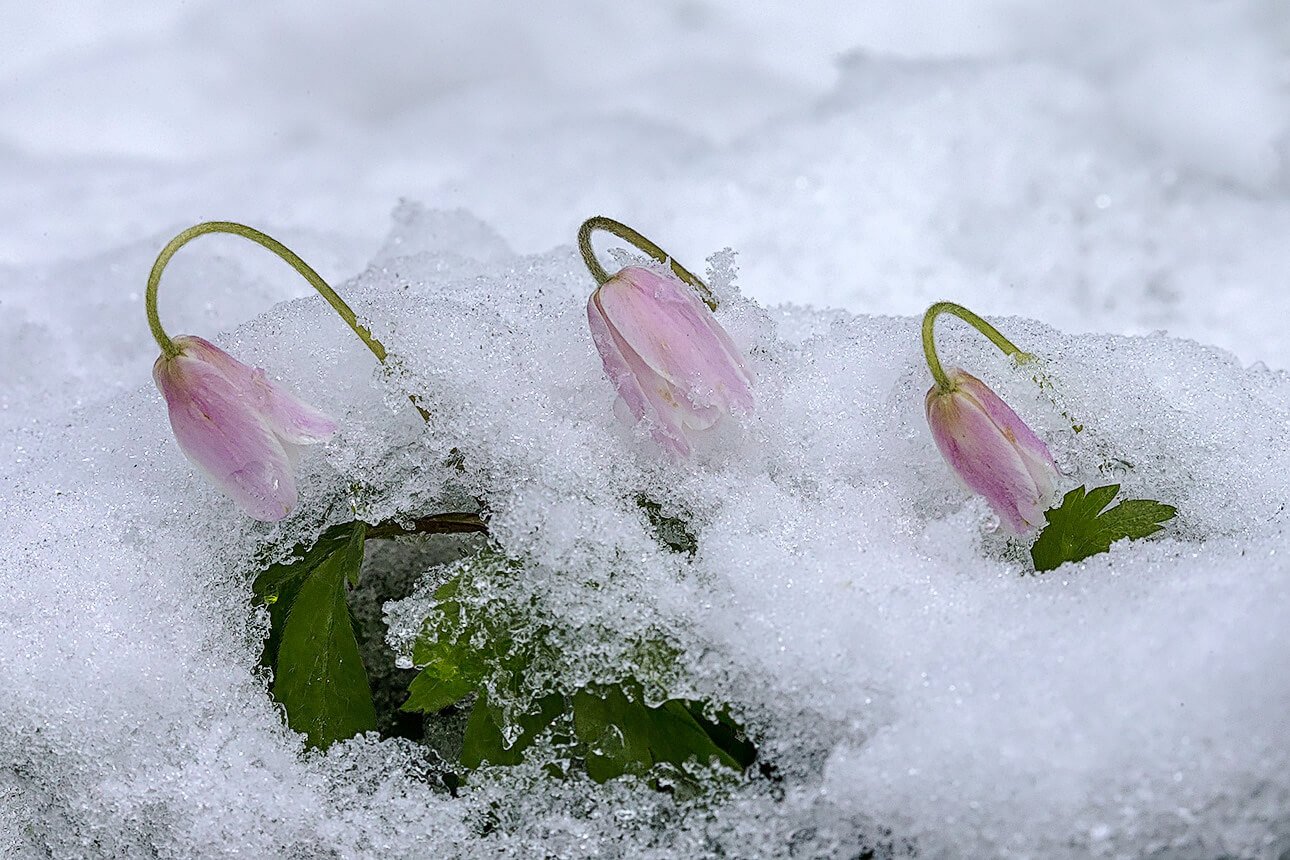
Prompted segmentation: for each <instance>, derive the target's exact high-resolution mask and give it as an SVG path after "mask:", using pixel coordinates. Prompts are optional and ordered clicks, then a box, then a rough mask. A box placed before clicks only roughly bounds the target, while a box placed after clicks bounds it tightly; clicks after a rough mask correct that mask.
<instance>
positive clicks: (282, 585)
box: [253, 522, 376, 748]
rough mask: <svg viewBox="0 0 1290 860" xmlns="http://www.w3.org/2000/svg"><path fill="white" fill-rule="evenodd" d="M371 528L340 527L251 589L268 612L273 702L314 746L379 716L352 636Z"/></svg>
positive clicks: (366, 726) (361, 728) (369, 725)
mask: <svg viewBox="0 0 1290 860" xmlns="http://www.w3.org/2000/svg"><path fill="white" fill-rule="evenodd" d="M366 537H367V526H366V525H365V524H364V523H360V522H355V523H347V524H345V525H340V526H336V527H334V528H331V529H328V530H327V531H325V532H323V534H322V536H321V537H319V538H318V540H317V541H316V542H315V543H314V544H313V546H311V547H309V548H308V549H305V548H303V547H297V549H296V556H297V558H296V560H295V561H291V562H288V563H285V564H274V565H271V566H270V567H269V568H268V569H267V570H265V571H264V572H263V573H261V574H260V575H259V576H258V577H256V580H255V583H254V586H253V589H254V591H255V595H256V597H257V599H258V600H259V601H260V602H261V603H263V604H264V605H265V606H266V607H268V610H269V619H270V630H269V638H268V640H267V641H266V642H265V645H264V654H263V656H262V658H261V661H262V662H263V664H264V665H265V666H267V667H268V668H270V669H272V670H273V688H272V691H273V697H274V698H275V699H277V700H278V701H279V702H281V703H282V706H283V708H284V709H285V710H286V716H287V725H289V726H290V727H291V728H292V729H294V730H295V731H298V732H302V733H304V735H305V737H306V739H307V742H308V743H309V745H310V746H313V747H320V748H326V747H328V746H331V744H333V743H335V742H336V741H338V740H344V739H345V738H350V737H353V736H354V735H356V734H359V733H361V732H366V731H371V730H373V729H375V728H376V711H375V709H374V707H373V705H372V691H371V688H370V686H369V685H368V681H367V671H366V669H365V668H364V667H363V660H362V657H360V656H359V652H358V641H357V639H356V637H355V635H354V622H353V619H352V617H351V616H350V612H349V601H348V593H349V589H350V588H353V587H355V586H357V585H358V580H359V570H360V568H361V567H362V564H363V548H364V542H365V540H366Z"/></svg>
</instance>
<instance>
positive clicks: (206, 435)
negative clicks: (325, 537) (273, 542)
mask: <svg viewBox="0 0 1290 860" xmlns="http://www.w3.org/2000/svg"><path fill="white" fill-rule="evenodd" d="M152 375H153V379H154V380H155V381H156V383H157V388H158V389H159V390H160V391H161V394H162V396H163V397H165V399H166V406H167V407H168V409H169V412H170V426H171V429H172V430H174V433H175V439H176V440H177V441H178V442H179V447H180V449H181V450H182V451H183V452H184V454H185V455H186V456H187V457H188V458H189V459H190V460H191V461H192V462H193V463H194V464H196V465H197V466H198V468H200V469H201V470H202V471H203V472H204V473H205V474H206V475H207V476H208V477H209V478H210V480H211V481H212V482H213V483H214V484H215V485H216V486H217V487H219V488H220V489H221V490H222V491H223V492H224V493H226V494H227V495H228V496H229V497H230V498H232V499H233V500H234V501H235V502H237V504H238V505H240V506H241V507H242V508H243V509H244V510H245V511H246V512H247V513H248V514H249V515H251V516H252V517H255V518H256V519H258V520H265V521H268V522H274V521H276V520H280V519H282V518H283V517H285V516H286V515H287V514H288V513H290V512H291V509H292V508H294V507H295V505H296V500H297V495H296V482H295V477H294V475H293V474H292V471H291V463H290V461H289V458H288V456H287V452H286V450H285V449H284V448H283V446H282V443H281V442H280V441H279V440H278V438H277V436H276V435H275V434H274V432H273V431H272V429H271V428H270V427H269V426H268V424H267V423H266V422H265V421H264V420H263V419H262V417H261V416H260V415H259V414H257V412H256V411H255V410H254V409H253V408H252V406H251V404H250V403H249V402H248V401H247V399H246V398H244V397H243V396H242V392H241V391H240V390H239V389H238V388H237V387H235V385H234V383H233V381H232V380H230V379H229V378H227V377H226V376H225V375H224V373H223V372H221V369H220V368H219V367H218V366H216V365H215V364H213V363H211V362H208V361H206V360H204V359H203V358H201V357H197V356H194V355H189V354H181V355H178V356H175V357H173V358H166V357H165V356H162V357H161V358H159V359H157V363H156V364H155V365H154V366H153V369H152Z"/></svg>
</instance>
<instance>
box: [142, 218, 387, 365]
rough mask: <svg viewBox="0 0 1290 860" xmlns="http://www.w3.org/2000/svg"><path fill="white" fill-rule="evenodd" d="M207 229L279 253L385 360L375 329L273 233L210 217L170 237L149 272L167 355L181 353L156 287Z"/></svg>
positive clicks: (153, 311) (149, 303)
mask: <svg viewBox="0 0 1290 860" xmlns="http://www.w3.org/2000/svg"><path fill="white" fill-rule="evenodd" d="M206 233H231V234H233V235H234V236H241V237H242V238H243V239H249V240H251V241H252V242H255V243H256V244H257V245H260V246H262V247H264V248H267V249H269V250H270V251H272V252H273V253H275V254H277V255H278V256H279V257H281V258H282V259H283V260H285V261H286V262H287V263H288V265H290V266H291V268H293V269H295V270H296V271H297V272H299V273H300V275H301V277H303V278H304V279H305V280H306V281H308V282H309V285H310V286H311V287H313V288H314V289H315V290H317V291H318V292H319V293H320V294H321V295H322V297H323V298H324V299H326V300H327V304H329V305H331V306H332V308H334V309H335V311H336V313H338V314H340V318H341V319H343V320H344V321H345V323H346V324H347V325H348V326H349V327H350V328H351V329H353V330H354V334H356V335H358V339H359V340H361V341H362V342H363V343H364V344H366V346H367V348H368V349H370V350H371V351H372V355H374V356H376V360H377V361H380V362H384V361H385V354H386V353H385V347H384V346H383V345H382V344H381V342H380V341H379V340H377V339H376V338H374V337H373V336H372V333H371V332H370V331H368V330H367V328H366V327H365V326H363V325H362V324H361V323H359V321H358V317H357V316H355V314H354V311H353V310H352V309H351V308H350V306H349V305H347V304H345V300H344V299H342V298H341V297H340V296H339V295H337V294H336V291H335V290H333V289H332V288H331V287H330V286H328V285H327V282H326V281H324V280H323V279H322V277H321V276H319V274H318V273H317V272H315V271H314V270H313V269H312V268H311V267H310V266H309V264H308V263H306V262H305V261H304V260H302V259H300V257H299V256H297V255H296V253H295V252H294V251H292V250H291V249H290V248H288V247H287V246H286V245H283V244H282V243H281V242H279V241H278V240H277V239H274V238H273V237H272V236H268V235H266V234H264V233H261V232H260V231H259V230H256V229H255V228H254V227H247V226H246V225H245V224H236V223H234V222H232V221H207V222H205V223H202V224H196V225H194V226H192V227H189V228H188V229H187V230H184V231H183V232H182V233H180V234H179V235H178V236H176V237H175V238H173V239H171V240H170V242H168V243H167V244H166V247H164V248H162V249H161V253H160V254H158V255H157V262H155V263H153V264H152V271H151V272H150V273H148V292H147V297H146V299H145V301H144V303H145V305H146V307H147V312H148V327H149V328H150V329H152V337H153V338H154V339H155V340H156V341H157V346H159V347H161V352H162V354H163V355H165V356H166V357H167V358H174V357H175V356H176V355H178V354H179V348H178V347H177V346H175V342H174V341H172V340H171V339H170V336H169V335H167V334H166V331H165V329H163V328H162V327H161V318H160V317H159V316H158V314H157V288H158V286H160V284H161V273H162V272H163V271H164V270H165V268H166V266H167V264H169V263H170V258H171V257H173V256H175V254H176V253H177V252H178V251H179V249H180V248H182V247H183V246H184V245H187V244H188V243H189V242H191V241H192V240H193V239H196V238H197V237H198V236H202V235H205V234H206Z"/></svg>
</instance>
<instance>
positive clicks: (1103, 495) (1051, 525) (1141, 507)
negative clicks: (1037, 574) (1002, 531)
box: [1030, 484, 1177, 571]
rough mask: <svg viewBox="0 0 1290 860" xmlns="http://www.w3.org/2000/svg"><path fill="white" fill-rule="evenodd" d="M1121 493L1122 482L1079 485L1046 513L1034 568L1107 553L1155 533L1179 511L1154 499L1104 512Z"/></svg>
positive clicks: (1032, 552)
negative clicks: (1088, 487) (1114, 546)
mask: <svg viewBox="0 0 1290 860" xmlns="http://www.w3.org/2000/svg"><path fill="white" fill-rule="evenodd" d="M1119 491H1120V485H1119V484H1109V485H1107V486H1105V487H1097V488H1095V489H1092V490H1087V491H1086V490H1085V488H1084V487H1076V488H1075V489H1073V490H1071V491H1070V492H1069V493H1067V494H1066V495H1065V496H1064V497H1063V498H1062V503H1061V505H1059V506H1058V507H1055V508H1052V509H1050V510H1048V511H1045V512H1044V518H1045V519H1046V520H1047V521H1048V525H1046V526H1045V527H1044V530H1043V531H1042V532H1040V533H1039V537H1038V538H1037V539H1036V540H1035V543H1034V545H1033V546H1032V547H1031V548H1030V557H1031V559H1032V560H1033V561H1034V563H1035V570H1037V571H1045V570H1053V569H1055V568H1057V567H1060V566H1061V565H1062V564H1065V563H1066V562H1068V561H1080V560H1082V559H1085V558H1088V557H1089V556H1093V555H1097V554H1098V553H1103V552H1106V551H1107V550H1109V549H1110V548H1111V544H1113V543H1115V542H1116V541H1118V540H1123V539H1125V538H1128V539H1130V540H1137V539H1140V538H1144V537H1147V536H1149V535H1153V534H1155V533H1156V532H1158V531H1160V530H1161V529H1163V528H1164V526H1162V525H1161V523H1163V522H1166V521H1168V520H1170V519H1172V518H1173V517H1174V515H1175V514H1176V513H1177V511H1176V510H1175V509H1174V508H1173V507H1172V506H1171V505H1166V504H1162V503H1161V502H1157V501H1154V500H1151V499H1129V500H1126V501H1123V502H1120V503H1119V504H1118V505H1116V506H1115V507H1113V508H1111V509H1110V510H1105V508H1106V506H1107V505H1109V504H1110V503H1111V501H1112V500H1113V499H1114V498H1115V496H1116V494H1117V493H1118V492H1119Z"/></svg>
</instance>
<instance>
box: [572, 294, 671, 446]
mask: <svg viewBox="0 0 1290 860" xmlns="http://www.w3.org/2000/svg"><path fill="white" fill-rule="evenodd" d="M599 297H600V291H599V290H597V291H596V292H594V293H592V294H591V298H590V299H588V301H587V324H588V326H589V327H590V328H591V340H592V342H593V343H595V345H596V349H597V351H599V353H600V361H601V363H602V364H603V365H604V368H605V375H606V376H608V377H609V381H610V382H612V383H613V384H614V388H615V389H616V390H617V391H618V396H619V397H620V398H621V400H622V402H623V403H624V404H625V405H626V406H627V408H628V409H629V410H630V411H631V414H632V415H633V416H635V418H636V420H637V421H641V420H645V421H647V422H648V423H649V427H650V432H651V435H653V436H654V439H655V440H656V441H657V442H658V443H659V444H660V445H662V446H663V447H664V448H667V449H668V450H670V451H672V452H673V453H674V454H677V455H678V456H681V457H686V456H689V454H690V443H689V442H688V441H686V438H685V433H684V432H682V429H681V426H680V423H679V422H678V421H677V420H676V417H675V414H674V413H675V409H674V408H671V407H673V406H675V405H677V400H676V397H675V395H673V394H672V393H671V386H670V385H669V384H668V382H667V380H665V379H663V377H661V376H659V375H658V374H657V373H655V372H654V371H653V370H652V369H651V368H650V367H649V366H648V365H647V364H645V363H644V362H643V361H642V360H641V358H640V356H639V355H637V354H636V353H635V352H634V351H633V350H632V349H631V348H630V347H629V346H627V344H626V343H624V342H623V340H622V339H621V338H620V337H619V336H618V335H617V333H616V332H615V331H614V329H613V327H612V326H611V325H610V324H609V321H608V320H606V319H605V315H604V312H603V311H602V310H601V308H600V304H599V301H598V300H599Z"/></svg>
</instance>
